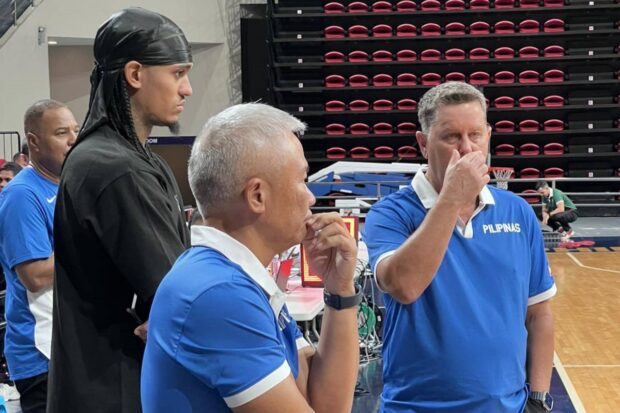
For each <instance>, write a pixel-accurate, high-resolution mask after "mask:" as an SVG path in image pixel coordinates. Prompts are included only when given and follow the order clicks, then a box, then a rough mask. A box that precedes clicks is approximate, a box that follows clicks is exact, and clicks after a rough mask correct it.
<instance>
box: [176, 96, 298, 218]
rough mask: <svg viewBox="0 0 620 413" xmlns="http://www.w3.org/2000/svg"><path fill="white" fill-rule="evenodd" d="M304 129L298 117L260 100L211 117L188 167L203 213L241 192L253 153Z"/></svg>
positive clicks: (193, 148) (220, 205)
mask: <svg viewBox="0 0 620 413" xmlns="http://www.w3.org/2000/svg"><path fill="white" fill-rule="evenodd" d="M305 130H306V125H305V124H304V123H303V122H301V121H300V120H298V119H297V118H295V117H293V116H291V115H289V114H288V113H286V112H283V111H281V110H280V109H276V108H274V107H271V106H269V105H265V104H262V103H244V104H240V105H234V106H231V107H229V108H228V109H225V110H223V111H222V112H220V113H218V114H217V115H215V116H213V117H211V118H210V119H209V120H208V121H207V123H206V124H205V126H204V128H203V129H202V131H201V132H200V134H199V135H198V137H196V141H195V142H194V146H193V147H192V153H191V156H190V158H189V167H188V179H189V186H190V188H191V190H192V193H193V194H194V197H195V198H196V202H197V203H198V209H199V210H200V213H201V214H202V216H203V217H207V210H208V209H209V208H221V207H224V206H225V205H226V203H227V202H229V201H230V200H232V199H233V198H234V197H235V196H236V195H237V194H239V193H240V191H241V190H242V187H243V185H244V184H245V180H246V179H247V178H248V177H249V174H250V173H252V171H250V169H251V167H252V165H253V162H252V157H253V156H255V155H256V153H258V152H260V151H261V150H262V149H265V148H267V147H268V146H273V148H277V143H278V140H279V139H282V138H283V137H285V136H286V134H290V133H294V134H297V135H299V134H301V133H303V132H304V131H305ZM280 142H281V141H280ZM271 166H272V165H269V167H271ZM274 167H277V165H274Z"/></svg>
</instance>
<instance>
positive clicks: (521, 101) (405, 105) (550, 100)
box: [324, 95, 565, 112]
mask: <svg viewBox="0 0 620 413" xmlns="http://www.w3.org/2000/svg"><path fill="white" fill-rule="evenodd" d="M564 102H565V100H564V97H562V96H560V95H549V96H546V97H544V98H542V99H540V98H538V97H536V96H531V95H528V96H522V97H520V98H518V99H516V100H515V98H513V97H511V96H499V97H497V98H495V99H494V100H493V101H487V106H493V107H496V108H499V109H507V108H513V107H515V106H518V107H521V108H535V107H537V106H538V105H540V104H542V106H545V107H560V106H564ZM417 107H418V102H416V101H415V100H414V99H408V98H405V99H400V100H398V101H397V102H396V103H394V102H392V101H391V100H389V99H377V100H375V101H373V102H372V104H371V103H369V102H368V101H366V100H363V99H355V100H352V101H350V102H349V103H348V104H346V103H345V102H343V101H340V100H330V101H328V102H326V103H325V106H324V108H325V111H326V112H344V111H347V110H349V111H352V112H360V111H367V110H416V109H417Z"/></svg>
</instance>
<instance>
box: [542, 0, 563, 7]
mask: <svg viewBox="0 0 620 413" xmlns="http://www.w3.org/2000/svg"><path fill="white" fill-rule="evenodd" d="M544 4H545V7H564V0H545V2H544Z"/></svg>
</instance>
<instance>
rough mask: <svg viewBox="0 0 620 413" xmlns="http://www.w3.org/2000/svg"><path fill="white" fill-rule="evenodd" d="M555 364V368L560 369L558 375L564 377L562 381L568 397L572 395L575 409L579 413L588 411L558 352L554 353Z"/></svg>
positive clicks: (571, 398)
mask: <svg viewBox="0 0 620 413" xmlns="http://www.w3.org/2000/svg"><path fill="white" fill-rule="evenodd" d="M553 364H554V366H555V369H556V370H557V371H558V375H559V376H560V378H561V379H562V383H563V384H564V388H565V389H566V392H567V393H568V397H570V401H571V402H572V403H573V407H575V411H576V412H577V413H586V409H585V407H583V403H582V402H581V399H580V398H579V395H578V394H577V390H575V387H574V386H573V382H572V381H570V378H569V377H568V374H566V370H564V365H562V361H561V360H560V357H559V356H558V355H557V353H553Z"/></svg>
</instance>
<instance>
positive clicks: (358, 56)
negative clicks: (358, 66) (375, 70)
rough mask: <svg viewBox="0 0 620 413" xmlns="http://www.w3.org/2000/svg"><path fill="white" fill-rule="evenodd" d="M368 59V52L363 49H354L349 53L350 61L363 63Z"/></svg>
mask: <svg viewBox="0 0 620 413" xmlns="http://www.w3.org/2000/svg"><path fill="white" fill-rule="evenodd" d="M367 61H368V53H366V52H365V51H363V50H353V51H352V52H350V53H349V62H352V63H361V62H367Z"/></svg>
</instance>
